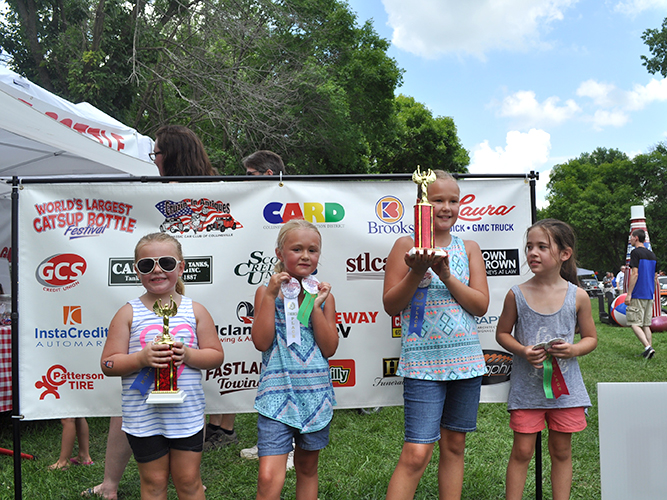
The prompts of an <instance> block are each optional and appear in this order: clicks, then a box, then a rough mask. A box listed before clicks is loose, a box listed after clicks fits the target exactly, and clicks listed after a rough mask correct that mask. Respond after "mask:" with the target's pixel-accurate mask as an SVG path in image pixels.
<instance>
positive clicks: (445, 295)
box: [396, 235, 486, 381]
mask: <svg viewBox="0 0 667 500" xmlns="http://www.w3.org/2000/svg"><path fill="white" fill-rule="evenodd" d="M441 249H442V250H445V251H447V253H448V255H449V268H450V271H451V273H452V275H453V276H455V277H456V278H457V279H458V280H460V281H461V282H462V283H463V284H465V285H468V283H469V281H470V266H469V263H468V254H467V252H466V249H465V244H464V242H463V240H462V239H461V238H459V237H457V236H454V235H452V241H451V242H450V244H449V246H448V247H447V248H442V247H441ZM428 272H430V273H431V275H432V280H431V283H430V285H429V287H428V292H427V298H426V307H425V312H424V323H423V325H422V336H421V337H420V336H418V335H417V334H409V331H410V330H409V324H410V310H411V307H412V300H411V301H410V303H409V304H408V305H407V307H406V308H405V309H403V311H402V312H401V327H402V336H401V359H400V361H399V364H398V370H397V372H396V373H397V375H400V376H403V377H408V378H415V379H421V380H439V381H445V380H459V379H467V378H474V377H479V376H482V375H484V374H485V373H486V363H485V361H484V354H483V353H482V346H481V344H480V342H479V337H478V336H477V323H476V322H475V317H474V316H473V315H472V314H470V313H469V312H468V311H466V310H465V309H464V308H463V307H461V305H460V304H459V303H458V302H457V301H456V299H454V297H452V294H451V293H449V290H447V287H446V286H445V284H444V283H443V282H442V280H440V278H438V276H437V275H436V274H435V273H434V272H433V271H431V270H429V271H428Z"/></svg>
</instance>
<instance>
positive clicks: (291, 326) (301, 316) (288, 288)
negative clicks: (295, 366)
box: [280, 275, 319, 346]
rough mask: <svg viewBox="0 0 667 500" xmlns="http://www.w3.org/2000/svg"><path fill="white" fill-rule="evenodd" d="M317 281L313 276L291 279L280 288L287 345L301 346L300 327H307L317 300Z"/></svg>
mask: <svg viewBox="0 0 667 500" xmlns="http://www.w3.org/2000/svg"><path fill="white" fill-rule="evenodd" d="M318 284H319V280H318V279H317V278H316V277H315V276H312V275H310V276H307V277H306V278H303V279H302V280H301V283H299V280H297V279H296V278H292V279H290V280H289V281H286V282H285V283H283V284H282V285H281V286H280V291H281V292H282V293H283V297H284V302H285V327H286V329H287V331H286V336H287V345H288V346H289V345H292V344H298V345H301V325H303V326H308V321H309V320H310V315H311V313H312V312H313V306H314V305H315V298H317V291H318ZM302 286H303V290H304V296H303V301H301V306H299V294H300V293H301V287H302Z"/></svg>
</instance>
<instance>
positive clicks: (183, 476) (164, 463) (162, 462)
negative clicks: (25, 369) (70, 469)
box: [102, 233, 224, 500]
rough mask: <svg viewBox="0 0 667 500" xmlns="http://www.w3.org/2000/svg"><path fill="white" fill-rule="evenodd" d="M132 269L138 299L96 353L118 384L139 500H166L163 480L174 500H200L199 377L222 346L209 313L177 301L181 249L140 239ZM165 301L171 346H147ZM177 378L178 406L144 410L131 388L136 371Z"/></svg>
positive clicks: (168, 240)
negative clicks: (168, 371) (169, 372)
mask: <svg viewBox="0 0 667 500" xmlns="http://www.w3.org/2000/svg"><path fill="white" fill-rule="evenodd" d="M134 268H135V271H136V272H137V275H138V276H139V279H140V280H141V284H142V285H143V286H144V288H146V293H145V294H143V295H142V296H141V297H139V298H137V299H134V300H132V301H130V302H128V303H127V304H125V305H124V306H123V307H121V308H120V310H119V311H118V312H117V313H116V315H115V316H114V318H113V319H112V320H111V325H110V326H109V334H108V337H107V340H106V343H105V344H104V350H103V351H102V371H103V372H104V374H105V375H107V376H120V377H122V378H123V390H122V398H123V404H122V408H123V431H125V433H126V434H127V439H128V441H129V442H130V446H131V447H132V452H133V453H134V457H135V459H136V461H137V465H138V467H139V478H140V480H141V498H142V500H145V499H155V500H158V499H160V500H166V499H167V485H168V483H169V476H170V475H171V478H172V481H173V483H174V486H175V488H176V493H177V494H178V498H179V499H190V500H203V499H204V487H203V485H202V482H201V475H200V472H199V466H200V463H201V453H202V447H203V441H204V433H203V427H204V406H205V401H204V390H203V388H202V384H201V372H200V370H211V369H214V368H217V367H218V366H220V365H221V364H222V361H223V358H224V354H223V351H222V344H221V343H220V340H218V335H217V332H216V329H215V324H214V323H213V318H211V315H210V314H209V312H208V311H207V310H206V309H205V308H204V306H202V305H201V304H198V303H197V302H193V301H192V299H190V298H188V297H184V296H183V295H182V293H183V289H184V287H183V282H182V281H181V279H180V277H181V275H182V274H183V270H184V268H185V261H184V259H183V252H182V250H181V244H180V243H179V242H178V240H176V239H175V238H173V237H172V236H169V235H167V234H165V233H153V234H149V235H147V236H144V237H143V238H142V239H141V240H139V243H137V246H136V248H135V250H134ZM172 298H173V300H174V302H175V303H176V305H177V312H176V315H175V316H173V317H171V318H170V320H169V331H170V333H171V334H172V336H174V337H176V338H177V339H178V341H177V342H175V343H174V344H173V346H171V347H170V346H169V345H167V344H155V343H154V342H153V340H154V339H155V337H156V336H158V337H161V336H162V326H163V319H162V318H161V317H159V316H157V315H156V314H155V313H154V312H153V305H154V304H155V302H156V301H158V300H160V301H162V304H164V305H167V304H169V303H170V301H171V299H172ZM170 359H171V360H173V361H174V364H175V365H176V366H179V367H180V368H179V370H178V388H179V389H182V390H183V391H184V392H185V394H186V398H185V401H184V402H182V403H180V404H159V405H156V404H148V403H146V399H147V398H148V396H149V394H150V393H149V392H148V391H143V390H140V389H139V388H137V387H136V385H135V381H136V380H137V379H138V378H139V377H143V375H142V374H143V373H144V372H141V370H142V369H144V368H146V367H152V368H169V360H170Z"/></svg>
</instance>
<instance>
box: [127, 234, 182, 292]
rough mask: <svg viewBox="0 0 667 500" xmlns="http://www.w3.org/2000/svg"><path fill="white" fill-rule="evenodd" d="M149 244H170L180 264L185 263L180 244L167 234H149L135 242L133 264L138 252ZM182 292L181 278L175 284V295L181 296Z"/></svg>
mask: <svg viewBox="0 0 667 500" xmlns="http://www.w3.org/2000/svg"><path fill="white" fill-rule="evenodd" d="M149 243H171V244H173V245H174V250H175V251H176V252H175V253H176V257H177V259H178V260H180V261H181V262H185V259H184V258H183V248H182V247H181V243H180V242H179V241H178V240H177V239H176V238H174V237H173V236H171V235H169V234H167V233H150V234H147V235H146V236H144V237H143V238H141V239H140V240H139V241H138V242H137V246H135V247H134V262H135V263H136V262H137V260H139V250H140V249H141V248H142V247H143V246H145V245H148V244H149ZM183 292H185V283H183V280H182V279H181V278H178V281H177V282H176V293H178V294H179V295H183Z"/></svg>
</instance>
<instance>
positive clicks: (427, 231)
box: [409, 165, 446, 256]
mask: <svg viewBox="0 0 667 500" xmlns="http://www.w3.org/2000/svg"><path fill="white" fill-rule="evenodd" d="M435 179H436V176H435V173H433V171H432V170H431V169H430V168H429V169H428V170H426V171H425V172H422V171H421V170H420V167H419V165H417V170H415V171H414V173H413V174H412V182H414V183H415V184H417V186H418V188H417V204H416V205H415V246H414V247H412V248H411V249H410V252H409V254H410V255H414V254H415V253H416V252H419V251H429V252H430V253H435V254H436V255H443V256H444V255H446V252H444V251H442V250H439V249H437V248H435V237H434V234H433V205H431V203H429V201H428V185H429V184H432V183H433V182H435Z"/></svg>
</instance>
